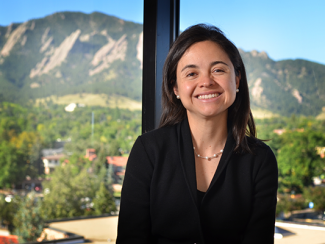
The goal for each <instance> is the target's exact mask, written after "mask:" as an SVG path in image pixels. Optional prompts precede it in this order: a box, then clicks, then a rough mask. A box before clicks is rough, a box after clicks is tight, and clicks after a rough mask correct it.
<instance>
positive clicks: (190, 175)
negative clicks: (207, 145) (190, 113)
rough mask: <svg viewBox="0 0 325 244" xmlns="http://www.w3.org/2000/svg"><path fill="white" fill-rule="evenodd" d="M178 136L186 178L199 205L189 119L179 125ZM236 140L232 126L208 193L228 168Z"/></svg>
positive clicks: (229, 127) (229, 128) (194, 199)
mask: <svg viewBox="0 0 325 244" xmlns="http://www.w3.org/2000/svg"><path fill="white" fill-rule="evenodd" d="M177 135H178V150H179V155H180V162H181V165H182V169H183V173H184V177H185V180H186V183H187V186H188V188H189V191H190V193H191V195H192V199H193V201H194V202H195V204H196V205H197V184H196V172H195V158H194V150H193V142H192V136H191V131H190V127H189V124H188V119H187V117H186V118H185V119H184V120H183V121H182V122H180V123H179V124H178V126H177ZM235 145H236V143H235V139H234V138H233V136H232V130H231V126H228V137H227V141H226V145H225V148H224V151H223V153H222V155H221V158H220V162H219V165H218V168H217V171H216V172H215V174H214V177H213V179H212V181H211V183H210V186H209V188H208V190H207V193H208V192H209V191H210V189H211V188H212V187H213V185H214V184H215V183H216V182H217V180H218V178H219V177H220V175H221V173H222V171H223V170H224V169H225V167H226V166H227V164H228V162H229V160H230V158H231V155H232V154H233V150H234V148H235Z"/></svg>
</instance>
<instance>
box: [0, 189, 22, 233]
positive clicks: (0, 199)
mask: <svg viewBox="0 0 325 244" xmlns="http://www.w3.org/2000/svg"><path fill="white" fill-rule="evenodd" d="M20 202H21V198H20V197H19V196H14V197H13V198H11V200H10V202H6V201H5V198H4V196H3V195H0V220H2V222H3V223H4V224H5V225H6V226H7V227H8V229H9V231H10V232H11V233H12V232H13V231H14V228H15V226H14V216H15V215H16V213H17V211H18V209H19V206H20Z"/></svg>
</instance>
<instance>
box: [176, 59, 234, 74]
mask: <svg viewBox="0 0 325 244" xmlns="http://www.w3.org/2000/svg"><path fill="white" fill-rule="evenodd" d="M216 64H224V65H227V66H228V67H229V65H228V64H226V63H225V62H223V61H214V62H212V63H211V64H210V66H213V65H216ZM189 68H198V66H197V65H195V64H188V65H185V67H184V68H183V69H182V70H181V72H182V71H184V70H185V69H189Z"/></svg>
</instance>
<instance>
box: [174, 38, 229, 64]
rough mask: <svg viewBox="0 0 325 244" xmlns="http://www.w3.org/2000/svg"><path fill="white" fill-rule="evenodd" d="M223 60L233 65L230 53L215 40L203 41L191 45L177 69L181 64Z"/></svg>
mask: <svg viewBox="0 0 325 244" xmlns="http://www.w3.org/2000/svg"><path fill="white" fill-rule="evenodd" d="M215 61H223V62H225V63H227V64H228V65H230V66H232V63H231V61H230V59H229V56H228V54H227V53H226V52H225V51H224V50H223V48H221V47H220V45H219V44H217V43H215V42H213V41H202V42H197V43H194V44H193V45H191V46H190V47H189V48H188V49H187V50H186V51H185V52H184V54H183V55H182V57H181V58H180V60H179V62H178V65H177V70H178V69H179V68H181V67H180V66H183V65H188V64H196V65H197V64H200V63H202V62H215Z"/></svg>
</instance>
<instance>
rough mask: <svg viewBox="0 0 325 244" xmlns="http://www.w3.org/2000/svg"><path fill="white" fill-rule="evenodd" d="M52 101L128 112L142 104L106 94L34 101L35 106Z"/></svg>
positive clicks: (78, 95)
mask: <svg viewBox="0 0 325 244" xmlns="http://www.w3.org/2000/svg"><path fill="white" fill-rule="evenodd" d="M50 99H52V101H53V103H55V104H62V105H68V104H70V103H76V104H77V103H78V104H84V105H86V106H102V107H110V108H115V107H118V108H121V109H130V110H141V109H142V103H141V102H139V101H135V100H132V99H130V98H127V97H123V96H118V95H110V96H108V95H106V94H90V93H83V94H70V95H66V96H62V97H56V96H50V97H46V98H39V99H37V100H36V106H38V105H39V104H40V103H45V102H46V101H49V100H50Z"/></svg>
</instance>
